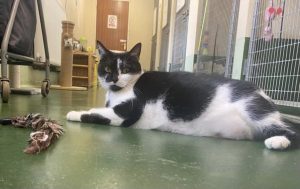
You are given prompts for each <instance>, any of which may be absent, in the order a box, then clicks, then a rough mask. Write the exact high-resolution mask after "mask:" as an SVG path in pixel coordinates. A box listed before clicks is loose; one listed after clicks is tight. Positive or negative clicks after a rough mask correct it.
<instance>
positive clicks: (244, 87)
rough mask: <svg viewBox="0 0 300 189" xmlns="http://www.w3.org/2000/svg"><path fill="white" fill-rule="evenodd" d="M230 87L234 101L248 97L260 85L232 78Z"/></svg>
mask: <svg viewBox="0 0 300 189" xmlns="http://www.w3.org/2000/svg"><path fill="white" fill-rule="evenodd" d="M230 87H231V88H232V96H231V101H232V102H235V101H238V100H240V99H241V98H244V97H248V96H250V95H252V94H253V93H254V92H256V91H257V90H258V87H257V86H255V85H253V84H252V83H250V82H247V81H239V80H232V81H231V82H230Z"/></svg>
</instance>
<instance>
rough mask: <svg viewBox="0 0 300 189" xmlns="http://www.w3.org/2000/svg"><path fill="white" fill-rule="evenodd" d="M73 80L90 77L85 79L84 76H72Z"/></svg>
mask: <svg viewBox="0 0 300 189" xmlns="http://www.w3.org/2000/svg"><path fill="white" fill-rule="evenodd" d="M72 78H75V79H88V77H83V76H72Z"/></svg>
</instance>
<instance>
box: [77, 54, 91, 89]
mask: <svg viewBox="0 0 300 189" xmlns="http://www.w3.org/2000/svg"><path fill="white" fill-rule="evenodd" d="M94 68H95V59H94V57H93V54H91V53H85V52H74V53H73V73H72V85H73V86H77V87H92V86H93V83H94V82H93V81H94Z"/></svg>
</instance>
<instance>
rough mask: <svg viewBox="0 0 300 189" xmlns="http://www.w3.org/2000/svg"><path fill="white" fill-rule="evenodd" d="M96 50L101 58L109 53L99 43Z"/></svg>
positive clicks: (98, 42)
mask: <svg viewBox="0 0 300 189" xmlns="http://www.w3.org/2000/svg"><path fill="white" fill-rule="evenodd" d="M97 49H98V51H99V54H100V55H101V56H104V55H106V54H108V53H109V50H108V49H107V48H106V47H105V46H104V45H103V44H102V43H101V42H100V41H97Z"/></svg>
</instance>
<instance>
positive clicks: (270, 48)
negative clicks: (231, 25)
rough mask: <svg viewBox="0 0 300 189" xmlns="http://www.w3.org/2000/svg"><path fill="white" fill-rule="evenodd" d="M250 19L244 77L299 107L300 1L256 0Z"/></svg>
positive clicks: (278, 101) (281, 101) (280, 100)
mask: <svg viewBox="0 0 300 189" xmlns="http://www.w3.org/2000/svg"><path fill="white" fill-rule="evenodd" d="M271 9H272V10H271ZM253 19H254V20H253V26H252V31H251V37H250V47H249V52H248V62H247V65H248V68H247V73H246V80H248V81H251V82H253V83H255V84H256V85H258V86H259V87H261V88H262V89H263V90H264V91H265V92H266V94H267V95H269V96H270V97H271V98H272V99H273V100H274V102H275V103H276V104H278V105H283V106H289V107H300V51H299V48H300V32H299V31H300V1H298V0H288V1H287V0H256V3H255V10H254V18H253Z"/></svg>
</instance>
